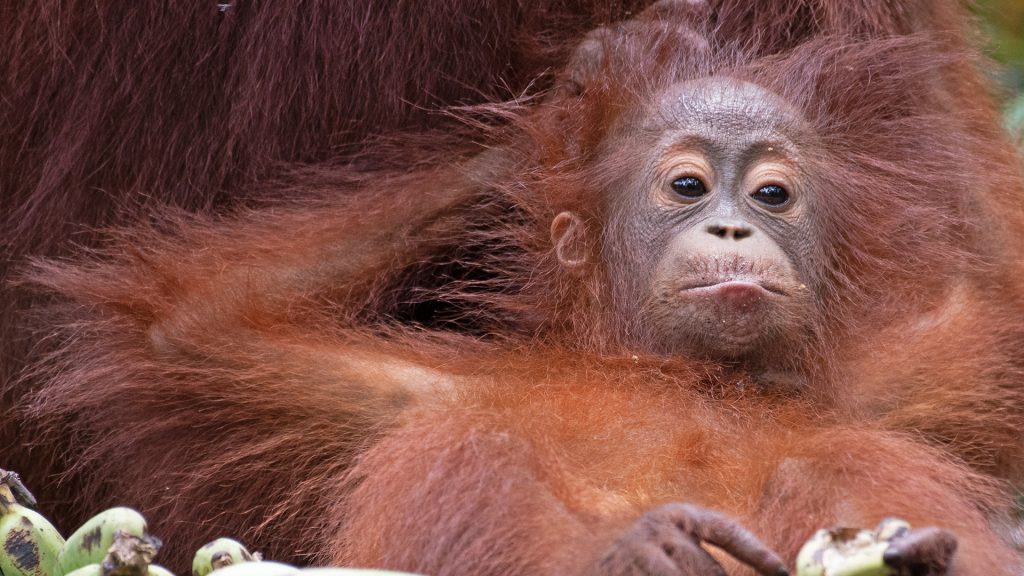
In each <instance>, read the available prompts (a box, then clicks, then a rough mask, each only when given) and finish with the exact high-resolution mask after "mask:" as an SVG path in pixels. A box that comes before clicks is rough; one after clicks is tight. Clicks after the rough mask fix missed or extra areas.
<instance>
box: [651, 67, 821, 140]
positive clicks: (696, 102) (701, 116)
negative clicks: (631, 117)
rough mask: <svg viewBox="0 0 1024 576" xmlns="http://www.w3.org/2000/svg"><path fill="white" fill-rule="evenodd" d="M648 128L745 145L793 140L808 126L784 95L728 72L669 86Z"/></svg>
mask: <svg viewBox="0 0 1024 576" xmlns="http://www.w3.org/2000/svg"><path fill="white" fill-rule="evenodd" d="M645 128H646V129H648V130H653V131H657V132H666V131H667V132H669V133H675V134H676V135H677V136H679V137H683V136H686V135H692V136H694V137H698V138H701V139H707V140H710V141H711V142H713V143H718V144H721V143H731V144H734V145H740V146H742V145H746V144H750V143H753V142H757V141H767V142H774V143H778V144H780V145H787V144H794V143H795V142H797V141H800V140H802V139H803V138H804V136H805V135H806V133H807V131H808V129H807V126H806V123H805V122H804V120H803V118H802V116H801V114H800V113H799V112H798V111H797V110H795V109H794V108H793V107H792V106H791V105H789V104H788V103H787V102H786V101H784V100H783V99H782V98H780V97H779V96H777V95H775V94H773V93H772V92H769V91H768V90H765V89H764V88H762V87H760V86H758V85H756V84H752V83H750V82H746V81H743V80H736V79H733V78H723V77H714V78H702V79H699V80H690V81H686V82H682V83H679V84H676V85H674V86H672V87H670V88H668V89H667V90H665V91H664V92H663V93H662V94H661V95H660V96H659V97H658V98H657V99H656V101H655V104H654V110H653V113H652V114H651V115H650V116H649V117H648V119H647V122H645Z"/></svg>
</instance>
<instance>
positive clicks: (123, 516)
mask: <svg viewBox="0 0 1024 576" xmlns="http://www.w3.org/2000/svg"><path fill="white" fill-rule="evenodd" d="M35 504H36V501H35V498H33V497H32V494H31V493H30V492H29V491H28V490H27V489H26V488H25V486H24V485H23V484H22V483H21V480H20V479H19V478H18V475H17V474H15V473H13V472H8V471H5V470H0V574H3V576H68V575H74V576H173V575H172V574H171V573H170V572H169V571H168V570H167V569H166V568H162V567H160V566H156V565H154V564H151V562H152V559H153V556H154V555H155V554H156V552H157V550H159V548H160V541H159V540H157V539H156V538H153V537H152V536H149V535H148V534H147V533H146V520H145V519H144V518H143V517H142V515H141V514H139V513H138V512H136V511H135V510H132V509H130V508H111V509H109V510H106V511H104V512H101V513H99V514H97V515H96V516H94V517H92V518H91V519H90V520H89V521H88V522H86V523H85V524H83V525H82V526H81V528H79V529H78V530H75V533H74V534H72V535H71V536H69V537H68V539H67V540H66V541H65V540H64V538H62V537H61V535H60V533H59V532H57V529H56V528H54V527H53V525H52V524H50V521H49V520H47V519H46V518H44V517H43V516H42V515H41V514H39V513H38V512H36V511H35V510H33V509H32V507H33V506H35Z"/></svg>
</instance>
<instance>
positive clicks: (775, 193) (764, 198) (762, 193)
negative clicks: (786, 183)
mask: <svg viewBox="0 0 1024 576" xmlns="http://www.w3.org/2000/svg"><path fill="white" fill-rule="evenodd" d="M750 197H751V198H753V199H754V200H757V201H758V202H760V203H762V204H767V205H768V206H773V207H777V206H782V205H784V204H785V203H786V202H789V192H787V191H786V189H785V188H783V187H782V186H779V185H778V184H769V185H767V186H761V187H760V188H758V189H757V192H754V193H753V194H751V195H750Z"/></svg>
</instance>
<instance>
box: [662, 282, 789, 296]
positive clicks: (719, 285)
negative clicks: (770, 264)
mask: <svg viewBox="0 0 1024 576" xmlns="http://www.w3.org/2000/svg"><path fill="white" fill-rule="evenodd" d="M743 288H748V289H750V288H756V289H760V290H763V291H765V292H769V293H771V294H775V295H777V296H785V295H786V292H785V291H784V290H783V289H782V287H781V286H779V285H778V284H775V283H774V282H770V281H764V280H749V279H742V278H726V279H722V280H713V281H703V280H702V281H696V282H693V283H691V284H686V285H684V286H683V287H682V288H681V289H680V290H681V291H684V292H689V291H698V292H705V291H707V292H712V291H718V290H723V289H726V290H728V289H743Z"/></svg>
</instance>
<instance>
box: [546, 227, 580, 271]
mask: <svg viewBox="0 0 1024 576" xmlns="http://www.w3.org/2000/svg"><path fill="white" fill-rule="evenodd" d="M551 243H552V244H554V247H555V257H556V258H558V263H559V264H561V265H562V268H564V269H565V270H566V271H568V272H571V273H573V274H582V273H583V270H584V269H585V267H586V264H587V242H586V227H585V225H584V224H583V220H582V219H581V218H580V217H579V216H577V215H576V214H574V213H572V212H562V213H560V214H559V215H558V216H555V219H554V220H552V221H551Z"/></svg>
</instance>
